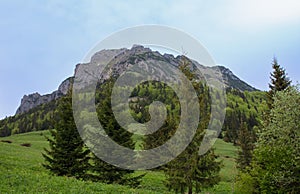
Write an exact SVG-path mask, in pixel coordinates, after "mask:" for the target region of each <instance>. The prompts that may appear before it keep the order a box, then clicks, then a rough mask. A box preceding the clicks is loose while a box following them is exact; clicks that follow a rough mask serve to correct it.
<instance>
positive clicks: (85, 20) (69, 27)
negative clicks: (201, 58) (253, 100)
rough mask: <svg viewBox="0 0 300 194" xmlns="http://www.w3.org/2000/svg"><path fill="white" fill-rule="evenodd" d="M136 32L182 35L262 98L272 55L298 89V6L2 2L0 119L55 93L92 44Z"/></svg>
mask: <svg viewBox="0 0 300 194" xmlns="http://www.w3.org/2000/svg"><path fill="white" fill-rule="evenodd" d="M141 24H162V25H168V26H171V27H175V28H178V29H180V30H182V31H185V32H186V33H188V34H190V35H192V36H193V37H195V38H196V39H198V40H199V41H200V42H201V43H202V44H203V45H204V46H205V47H206V48H207V49H208V50H209V51H210V53H211V55H212V56H213V57H214V59H215V60H216V62H217V63H218V64H223V65H225V66H226V67H228V68H230V69H231V70H232V71H233V72H234V73H235V74H236V75H238V76H239V77H240V78H241V79H243V80H245V81H246V82H248V83H249V84H251V85H252V86H254V87H256V88H258V89H261V90H267V86H268V82H269V72H270V71H271V62H272V58H273V56H274V55H275V56H277V58H278V61H279V63H280V64H281V65H282V66H283V67H284V68H285V69H286V71H287V73H288V75H289V77H290V78H291V79H292V80H293V81H294V83H296V81H297V80H298V81H299V77H300V70H299V65H300V56H299V54H300V1H298V0H285V1H276V0H265V1H263V0H262V1H260V0H247V1H239V0H227V1H222V0H212V1H201V0H190V1H189V0H168V1H162V0H151V1H142V0H139V1H138V0H136V1H132V0H129V1H128V0H127V1H124V0H118V1H117V0H114V1H97V0H88V1H79V0H78V1H75V0H74V1H67V0H66V1H60V0H54V1H39V0H27V1H22V0H19V1H17V0H15V1H13V0H0V83H1V84H0V118H3V117H5V116H9V115H13V114H14V113H15V111H16V109H17V107H18V106H19V104H20V100H21V98H22V96H23V95H24V94H30V93H33V92H39V93H41V94H45V93H50V92H52V91H53V90H56V89H57V87H58V85H59V84H60V82H61V81H63V80H64V79H65V78H67V77H68V76H71V75H72V74H73V71H74V67H75V65H76V64H77V63H79V62H80V61H81V60H82V59H83V57H84V56H85V54H86V53H87V52H88V50H89V49H90V48H92V47H93V46H94V45H95V44H96V43H97V42H98V41H100V40H102V39H104V38H105V37H107V36H109V35H110V34H112V33H113V32H115V31H117V30H121V29H123V28H127V27H131V26H136V25H141Z"/></svg>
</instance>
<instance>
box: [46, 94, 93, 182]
mask: <svg viewBox="0 0 300 194" xmlns="http://www.w3.org/2000/svg"><path fill="white" fill-rule="evenodd" d="M57 116H58V120H59V122H57V123H56V125H55V130H51V131H50V132H51V137H49V138H47V140H48V142H49V145H50V149H45V152H46V154H43V156H44V158H45V161H46V164H43V166H44V167H45V168H47V169H49V170H50V171H51V172H52V173H54V174H55V175H58V176H69V177H76V178H85V177H86V172H87V171H88V169H89V156H88V155H89V149H86V148H85V145H84V143H83V140H82V139H81V137H80V135H79V133H78V130H77V127H76V125H75V121H74V118H73V111H72V98H71V92H69V93H68V94H67V95H66V96H64V97H62V98H61V99H60V104H59V105H58V109H57Z"/></svg>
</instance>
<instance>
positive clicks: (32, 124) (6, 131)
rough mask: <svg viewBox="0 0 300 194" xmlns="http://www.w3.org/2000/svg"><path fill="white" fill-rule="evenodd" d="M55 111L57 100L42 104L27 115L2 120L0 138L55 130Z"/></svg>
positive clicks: (0, 122)
mask: <svg viewBox="0 0 300 194" xmlns="http://www.w3.org/2000/svg"><path fill="white" fill-rule="evenodd" d="M55 110H56V100H53V101H51V102H48V103H45V104H41V105H39V106H37V107H35V108H33V109H31V110H29V111H28V112H26V113H22V114H17V115H14V116H11V117H6V118H5V119H3V120H0V137H5V136H9V135H11V134H18V133H26V132H30V131H39V130H47V129H53V128H54V123H55V121H54V120H53V119H54V118H53V113H54V111H55Z"/></svg>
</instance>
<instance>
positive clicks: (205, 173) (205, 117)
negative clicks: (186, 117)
mask: <svg viewBox="0 0 300 194" xmlns="http://www.w3.org/2000/svg"><path fill="white" fill-rule="evenodd" d="M189 64H190V62H189V61H188V59H186V58H185V57H184V58H183V64H181V66H180V69H181V71H182V72H183V73H184V74H185V76H186V77H187V78H188V79H189V80H190V81H191V82H192V84H193V86H194V89H195V91H196V92H197V95H198V100H199V106H200V107H199V109H200V123H199V126H198V129H197V131H196V134H195V135H194V138H193V140H192V142H191V143H190V144H189V145H188V146H187V148H186V149H185V150H184V151H183V152H182V153H181V154H180V155H179V156H177V157H176V158H175V159H174V160H173V161H171V162H169V163H168V164H167V165H166V166H165V174H166V176H167V178H166V186H167V187H168V188H169V190H173V191H175V192H176V193H178V192H179V193H185V192H186V191H187V192H188V193H189V194H191V193H193V190H195V191H196V192H200V191H201V189H202V188H206V187H211V186H213V185H215V184H216V183H218V182H219V180H220V177H219V171H220V162H217V161H216V158H217V157H216V155H215V154H214V150H213V149H210V150H209V151H208V152H206V153H205V154H204V155H199V147H200V145H201V143H202V139H203V135H204V133H205V128H206V127H207V126H208V123H209V119H210V104H209V102H210V96H209V92H208V88H207V87H206V86H203V85H202V84H201V83H197V82H195V81H194V79H195V77H194V74H193V73H192V72H191V70H190V66H189ZM185 100H187V102H189V100H188V99H185ZM187 130H188V128H187Z"/></svg>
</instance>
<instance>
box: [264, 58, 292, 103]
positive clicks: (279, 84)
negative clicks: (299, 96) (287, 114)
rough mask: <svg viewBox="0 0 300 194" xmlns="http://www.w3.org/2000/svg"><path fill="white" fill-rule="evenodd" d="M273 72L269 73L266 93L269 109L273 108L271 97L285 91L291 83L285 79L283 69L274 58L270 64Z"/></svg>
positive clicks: (285, 75)
mask: <svg viewBox="0 0 300 194" xmlns="http://www.w3.org/2000/svg"><path fill="white" fill-rule="evenodd" d="M272 68H273V72H272V73H271V77H270V79H271V83H270V84H269V88H270V90H269V92H268V93H267V97H268V101H267V103H268V107H269V109H271V108H272V107H273V101H274V100H273V97H274V95H275V93H276V92H278V91H282V90H285V89H286V88H287V87H289V86H290V84H291V81H290V80H289V78H288V77H287V74H286V72H285V69H283V68H282V67H281V66H280V65H279V64H278V61H277V59H276V58H275V57H274V59H273V63H272Z"/></svg>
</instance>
